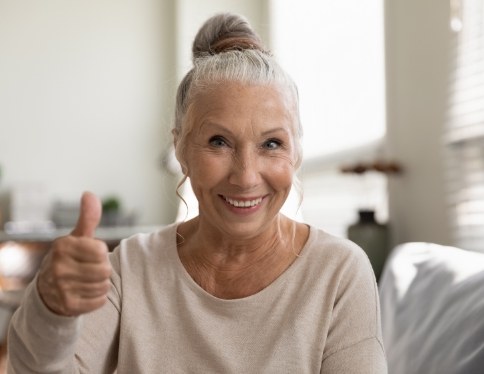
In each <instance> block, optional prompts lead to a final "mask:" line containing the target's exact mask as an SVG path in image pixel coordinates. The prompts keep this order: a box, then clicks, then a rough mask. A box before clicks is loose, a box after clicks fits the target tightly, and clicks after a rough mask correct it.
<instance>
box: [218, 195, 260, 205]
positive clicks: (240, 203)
mask: <svg viewBox="0 0 484 374" xmlns="http://www.w3.org/2000/svg"><path fill="white" fill-rule="evenodd" d="M224 199H225V201H226V202H228V203H229V204H230V205H233V206H236V207H240V208H251V207H253V206H256V205H259V204H260V203H261V202H262V197H259V198H257V199H255V200H247V201H238V200H233V199H231V198H229V197H225V196H224Z"/></svg>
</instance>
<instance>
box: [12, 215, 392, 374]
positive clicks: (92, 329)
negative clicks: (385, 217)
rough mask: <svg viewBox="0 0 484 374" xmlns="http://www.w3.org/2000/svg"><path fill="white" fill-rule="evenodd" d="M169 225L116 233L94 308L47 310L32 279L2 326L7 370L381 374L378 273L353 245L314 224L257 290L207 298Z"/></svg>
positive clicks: (383, 365)
mask: <svg viewBox="0 0 484 374" xmlns="http://www.w3.org/2000/svg"><path fill="white" fill-rule="evenodd" d="M176 227H177V225H176V224H173V225H170V226H167V227H166V228H163V229H162V230H160V231H159V232H156V233H152V234H140V235H136V236H134V237H132V238H129V239H127V240H124V241H122V243H121V244H120V247H118V248H117V249H116V250H115V251H114V252H113V253H112V254H111V257H110V258H111V262H112V264H113V270H114V271H113V276H112V290H111V292H110V295H109V301H110V302H108V303H107V304H106V305H105V306H104V307H102V308H101V309H99V310H97V311H95V312H93V313H90V314H87V315H84V316H82V317H77V318H69V317H61V316H57V315H55V314H53V313H51V312H50V311H49V310H48V309H47V308H46V307H45V306H44V305H43V303H42V301H41V300H40V298H39V295H38V293H37V291H36V287H35V286H34V283H33V284H31V285H30V286H29V289H28V291H27V294H26V297H25V299H24V301H23V304H22V306H21V307H20V308H19V309H18V310H17V312H16V313H15V315H14V317H13V319H12V324H11V328H10V332H9V364H8V373H21V374H26V373H78V372H81V373H110V372H113V371H114V370H115V368H116V367H117V373H118V374H128V373H129V374H133V373H169V374H175V373H223V374H230V373H234V374H235V373H237V374H243V373H257V374H260V373H274V374H276V373H277V374H281V373H291V374H294V373H298V374H304V373H335V374H345V373H351V374H355V373H362V374H366V373H367V374H380V373H386V372H387V369H386V361H385V356H384V351H383V347H382V343H381V341H382V340H381V328H380V310H379V302H378V294H377V291H376V284H375V279H374V275H373V272H372V269H371V266H370V264H369V261H368V259H367V257H366V255H365V253H364V252H363V251H362V250H361V249H360V248H359V247H357V246H356V245H355V244H353V243H351V242H349V241H347V240H344V239H340V238H336V237H334V236H331V235H329V234H327V233H325V232H323V231H321V230H318V229H315V228H313V227H312V228H311V230H310V235H309V239H308V241H307V243H306V245H305V246H304V248H303V250H302V251H301V255H300V257H298V258H297V259H296V260H295V262H294V263H293V264H292V265H291V266H290V267H289V268H288V269H287V270H286V271H285V272H284V273H283V274H282V275H281V276H280V277H279V278H277V279H276V280H275V281H274V282H273V283H271V284H270V285H269V286H268V287H266V288H265V289H263V290H262V291H260V292H258V293H257V294H255V295H252V296H249V297H245V298H242V299H235V300H224V299H219V298H217V297H214V296H212V295H210V294H209V293H207V292H206V291H204V290H203V289H202V288H201V287H199V286H198V284H196V283H195V282H194V281H193V279H192V278H191V277H190V275H189V274H188V273H187V272H186V270H185V268H184V267H183V265H182V263H181V261H180V259H179V257H178V252H177V248H176Z"/></svg>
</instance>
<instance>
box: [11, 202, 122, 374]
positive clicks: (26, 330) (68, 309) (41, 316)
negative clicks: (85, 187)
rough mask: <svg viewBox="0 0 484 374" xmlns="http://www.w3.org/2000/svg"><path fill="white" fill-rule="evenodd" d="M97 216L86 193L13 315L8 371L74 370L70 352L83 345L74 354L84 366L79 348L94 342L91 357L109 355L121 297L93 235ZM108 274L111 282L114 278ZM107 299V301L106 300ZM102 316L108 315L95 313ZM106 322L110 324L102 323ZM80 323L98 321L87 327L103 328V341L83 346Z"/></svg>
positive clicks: (95, 206) (103, 246) (101, 246)
mask: <svg viewBox="0 0 484 374" xmlns="http://www.w3.org/2000/svg"><path fill="white" fill-rule="evenodd" d="M100 219H101V203H100V201H99V199H97V198H96V197H95V196H94V195H92V194H89V193H86V194H84V195H83V197H82V200H81V212H80V215H79V220H78V222H77V225H76V227H75V228H74V230H73V231H72V233H71V234H70V235H68V236H65V237H62V238H59V239H57V240H55V241H54V243H53V245H52V248H51V249H50V251H49V253H48V254H47V255H46V257H45V258H44V261H43V262H42V265H41V267H40V269H39V272H38V274H37V276H36V278H35V279H34V281H33V282H32V283H31V284H30V286H29V287H28V289H27V292H26V295H25V297H24V301H23V303H22V305H21V306H20V308H19V309H18V310H17V312H16V313H15V315H14V317H13V319H12V323H11V328H10V332H9V350H8V354H9V358H8V361H9V364H8V365H9V366H8V372H9V373H31V372H32V373H33V372H35V373H72V372H74V367H75V363H74V352H75V351H76V350H78V349H79V348H81V351H80V353H81V354H80V355H76V357H79V360H80V362H81V364H82V365H83V366H85V364H86V362H85V361H83V360H82V359H81V357H83V354H82V349H86V350H87V351H89V349H90V348H92V346H93V345H94V344H97V345H99V344H101V343H102V344H105V345H106V346H105V347H104V346H103V347H100V348H99V350H97V351H96V355H95V357H101V360H104V357H103V356H102V355H101V354H102V353H103V352H104V354H105V355H107V356H109V355H110V352H111V351H112V347H113V341H114V336H115V335H116V331H117V323H118V319H119V313H118V310H119V297H117V296H118V295H117V292H116V289H115V287H113V286H112V284H113V283H111V282H110V276H111V274H112V268H111V264H110V261H109V259H108V250H107V246H106V244H105V243H104V242H101V241H99V240H97V239H95V238H94V232H95V229H96V227H97V225H98V224H99V222H100ZM112 275H113V276H112V277H111V281H112V280H113V279H116V276H115V274H112ZM108 293H109V296H108ZM108 298H109V300H110V302H109V303H106V301H107V300H108ZM116 300H118V301H116ZM116 305H118V308H116V307H115V306H116ZM104 306H105V307H104ZM95 311H97V312H95ZM105 314H108V315H110V316H111V318H104V319H103V318H100V317H98V315H99V316H104V315H105ZM113 316H114V317H113ZM104 320H108V321H109V322H107V323H106V324H104V323H103V322H104ZM86 322H87V323H86ZM83 324H86V325H87V326H88V327H89V326H91V327H92V326H95V325H96V324H97V328H91V329H89V328H86V329H85V330H86V331H88V332H89V331H91V332H92V331H94V332H95V333H98V332H99V329H106V333H105V334H103V338H102V339H101V341H100V342H96V343H93V342H91V344H82V342H83V339H81V340H79V337H80V335H81V334H80V331H81V326H82V325H83ZM86 339H88V340H89V338H88V337H87V338H86ZM90 340H92V339H90ZM91 356H92V355H91ZM84 357H87V355H84ZM106 360H109V358H106Z"/></svg>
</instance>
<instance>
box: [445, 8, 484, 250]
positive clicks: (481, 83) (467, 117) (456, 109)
mask: <svg viewBox="0 0 484 374" xmlns="http://www.w3.org/2000/svg"><path fill="white" fill-rule="evenodd" d="M451 5H452V7H451V13H452V14H451V26H452V28H453V29H454V31H456V33H455V34H454V42H455V43H454V50H453V64H454V73H453V77H452V80H451V82H450V95H449V112H448V127H447V131H446V137H445V145H446V149H447V156H448V157H447V171H448V179H447V181H448V191H449V202H450V206H451V209H452V211H453V214H452V217H454V220H453V222H452V227H453V234H454V240H455V245H457V246H459V247H462V248H466V249H470V250H476V251H481V252H484V245H483V243H484V3H483V2H482V0H452V1H451Z"/></svg>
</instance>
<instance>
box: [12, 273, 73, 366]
mask: <svg viewBox="0 0 484 374" xmlns="http://www.w3.org/2000/svg"><path fill="white" fill-rule="evenodd" d="M81 318H82V317H64V316H59V315H56V314H54V313H52V312H51V311H49V310H48V309H47V308H46V307H45V305H44V304H43V302H42V300H41V299H40V296H39V294H38V292H37V289H36V279H35V280H34V281H33V282H32V283H31V284H30V285H29V286H28V288H27V289H26V295H25V297H24V299H23V302H22V304H21V306H20V307H19V308H18V310H17V311H16V312H15V314H14V315H13V317H12V321H11V324H10V329H9V335H8V367H7V373H8V374H14V373H22V374H24V373H72V372H74V352H75V349H76V342H77V340H78V338H79V335H80V327H81V326H80V325H81Z"/></svg>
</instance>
